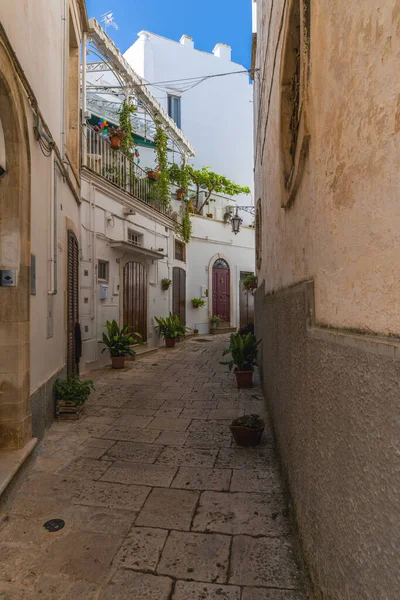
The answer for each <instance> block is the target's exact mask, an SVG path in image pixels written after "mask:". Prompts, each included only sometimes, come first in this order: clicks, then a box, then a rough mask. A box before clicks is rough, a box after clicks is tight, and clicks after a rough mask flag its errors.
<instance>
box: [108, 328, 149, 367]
mask: <svg viewBox="0 0 400 600" xmlns="http://www.w3.org/2000/svg"><path fill="white" fill-rule="evenodd" d="M106 326H107V333H103V344H104V345H105V348H103V350H102V353H103V352H105V351H106V350H107V351H108V352H109V354H110V356H111V366H112V368H113V369H123V368H124V366H125V359H126V357H127V356H131V357H134V356H135V354H136V352H135V351H134V350H133V348H132V347H131V346H132V344H141V343H142V336H141V335H140V334H139V333H133V332H130V331H129V330H130V328H131V327H130V325H125V326H124V327H123V328H122V329H120V328H119V327H118V323H117V322H116V321H115V320H113V321H112V322H110V321H107V324H106Z"/></svg>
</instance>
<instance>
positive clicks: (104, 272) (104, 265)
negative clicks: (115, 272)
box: [97, 260, 109, 281]
mask: <svg viewBox="0 0 400 600" xmlns="http://www.w3.org/2000/svg"><path fill="white" fill-rule="evenodd" d="M108 269H109V262H108V261H106V260H99V261H98V263H97V279H99V280H100V279H101V280H102V281H108Z"/></svg>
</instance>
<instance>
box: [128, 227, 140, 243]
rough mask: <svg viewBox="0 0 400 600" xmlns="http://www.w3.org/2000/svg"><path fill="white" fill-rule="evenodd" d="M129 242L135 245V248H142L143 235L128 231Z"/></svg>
mask: <svg viewBox="0 0 400 600" xmlns="http://www.w3.org/2000/svg"><path fill="white" fill-rule="evenodd" d="M128 242H129V243H130V244H133V245H134V246H142V245H143V235H142V234H141V233H137V232H136V231H133V230H132V229H128Z"/></svg>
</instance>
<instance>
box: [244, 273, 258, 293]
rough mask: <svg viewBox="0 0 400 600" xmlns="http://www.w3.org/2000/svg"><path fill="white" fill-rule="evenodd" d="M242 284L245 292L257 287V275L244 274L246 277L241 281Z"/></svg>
mask: <svg viewBox="0 0 400 600" xmlns="http://www.w3.org/2000/svg"><path fill="white" fill-rule="evenodd" d="M242 285H243V287H244V289H245V290H246V292H252V291H253V290H256V289H257V276H256V275H251V274H249V275H246V277H245V278H244V279H243V281H242Z"/></svg>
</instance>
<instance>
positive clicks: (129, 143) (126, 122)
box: [118, 98, 137, 160]
mask: <svg viewBox="0 0 400 600" xmlns="http://www.w3.org/2000/svg"><path fill="white" fill-rule="evenodd" d="M136 111H137V107H136V106H134V105H133V104H132V100H131V99H130V98H125V99H124V101H123V102H122V105H121V108H119V109H118V116H119V127H120V129H122V131H124V132H125V136H124V137H123V138H121V150H122V152H123V153H124V154H126V155H127V156H128V157H129V158H132V160H133V155H132V150H133V147H134V145H135V143H134V141H133V137H132V134H133V128H132V121H131V116H132V115H133V114H134V113H135V112H136Z"/></svg>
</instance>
